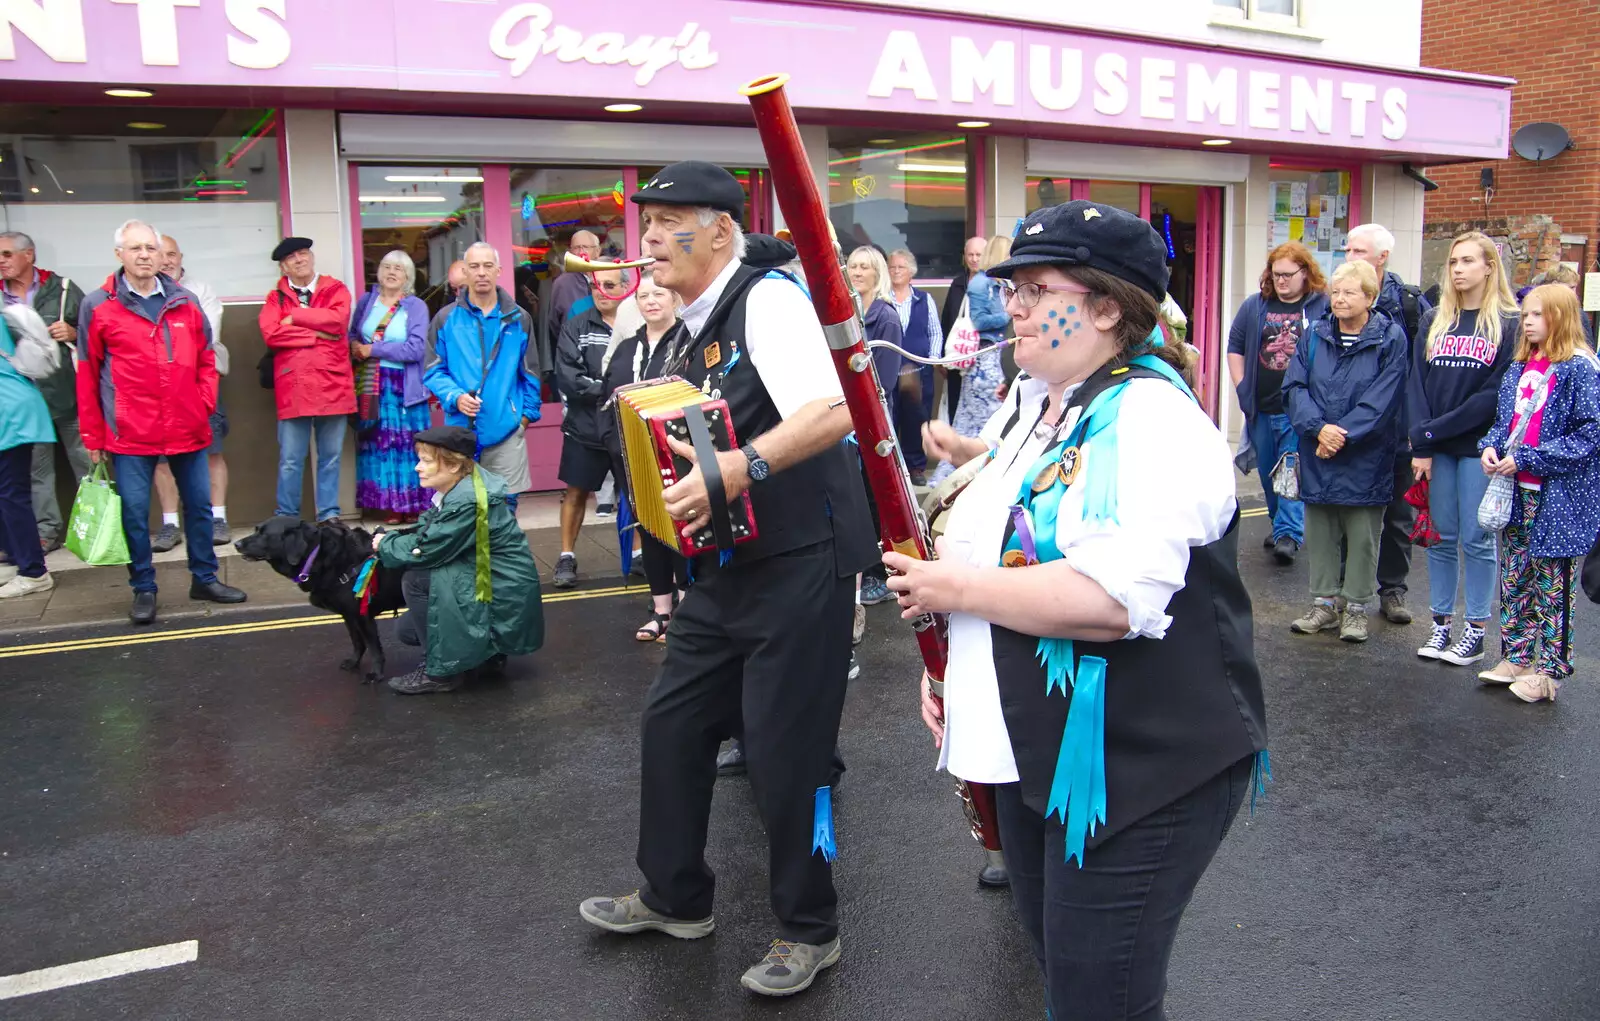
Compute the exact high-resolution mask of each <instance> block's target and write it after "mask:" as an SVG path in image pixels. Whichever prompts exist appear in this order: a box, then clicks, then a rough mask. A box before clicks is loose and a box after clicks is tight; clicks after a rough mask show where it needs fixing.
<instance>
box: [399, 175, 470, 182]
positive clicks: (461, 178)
mask: <svg viewBox="0 0 1600 1021" xmlns="http://www.w3.org/2000/svg"><path fill="white" fill-rule="evenodd" d="M384 180H385V181H390V182H393V183H394V184H482V183H483V178H482V177H479V176H478V175H477V174H458V175H455V176H451V175H449V174H431V175H429V174H390V175H389V176H388V177H385V178H384Z"/></svg>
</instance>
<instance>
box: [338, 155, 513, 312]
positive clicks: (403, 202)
mask: <svg viewBox="0 0 1600 1021" xmlns="http://www.w3.org/2000/svg"><path fill="white" fill-rule="evenodd" d="M356 192H357V193H356V203H357V205H358V206H359V208H360V212H361V269H362V272H361V279H362V280H363V281H365V282H367V283H371V282H372V281H373V280H375V279H377V275H378V263H379V262H381V261H383V257H384V256H385V255H387V254H389V253H390V252H392V251H395V250H396V249H398V250H400V251H402V252H405V253H406V254H407V255H409V256H411V261H412V262H413V263H415V264H416V267H417V297H419V298H421V299H422V300H423V302H424V303H426V304H427V306H428V311H429V312H437V311H439V310H440V309H441V308H443V307H444V306H445V305H446V304H447V303H449V302H450V301H451V300H452V299H453V297H454V295H453V294H452V293H451V291H450V285H449V273H450V264H451V263H453V262H455V261H456V260H457V259H459V258H461V257H462V256H463V255H465V254H466V251H467V249H468V248H469V247H470V246H471V245H472V243H473V242H475V241H482V240H483V237H484V231H483V174H482V173H480V172H479V170H478V168H476V167H440V166H433V167H428V166H362V167H358V168H357V171H356ZM500 257H501V258H502V259H504V258H505V257H506V255H505V253H504V252H502V253H501V255H500Z"/></svg>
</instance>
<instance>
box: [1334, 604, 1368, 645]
mask: <svg viewBox="0 0 1600 1021" xmlns="http://www.w3.org/2000/svg"><path fill="white" fill-rule="evenodd" d="M1339 640H1340V641H1341V642H1364V641H1366V640H1367V610H1366V607H1359V608H1358V607H1354V606H1347V607H1345V611H1344V622H1343V623H1341V624H1340V625H1339Z"/></svg>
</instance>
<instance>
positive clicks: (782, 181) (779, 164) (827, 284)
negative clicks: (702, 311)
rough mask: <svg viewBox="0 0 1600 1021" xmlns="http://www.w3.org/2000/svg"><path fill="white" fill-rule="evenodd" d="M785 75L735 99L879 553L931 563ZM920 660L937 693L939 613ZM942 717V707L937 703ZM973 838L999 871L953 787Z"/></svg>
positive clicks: (988, 806)
mask: <svg viewBox="0 0 1600 1021" xmlns="http://www.w3.org/2000/svg"><path fill="white" fill-rule="evenodd" d="M788 80H789V76H788V75H786V74H778V75H769V76H767V77H764V78H758V79H756V80H755V81H753V82H751V83H750V84H748V85H746V86H745V87H744V88H743V89H741V90H740V92H741V93H742V94H743V95H744V96H745V97H746V98H747V99H749V101H750V107H751V110H752V111H753V112H754V113H755V121H756V130H757V131H758V132H759V133H760V135H761V147H762V148H763V149H765V150H766V154H767V167H768V171H769V173H770V174H771V176H772V189H773V193H774V194H775V195H776V196H777V199H778V206H779V208H780V209H782V210H783V218H784V220H785V221H786V222H787V223H788V225H789V229H790V231H791V234H792V238H793V244H794V246H795V248H796V249H797V250H798V251H799V254H800V263H801V265H802V266H803V267H804V268H805V273H806V284H807V286H808V287H809V288H810V290H811V303H812V304H813V305H814V306H815V307H816V310H817V318H818V319H819V320H820V321H821V322H822V332H823V334H824V335H825V336H826V337H827V340H828V347H829V349H830V351H831V353H832V355H833V367H834V369H835V371H837V372H838V373H839V383H840V385H841V386H842V387H843V388H844V399H845V403H846V404H847V405H848V406H849V409H850V421H851V423H852V424H853V425H854V426H855V432H856V439H857V441H858V442H859V445H860V448H861V460H862V463H863V465H864V467H865V474H866V477H867V483H868V485H870V486H871V487H872V496H873V498H874V499H875V500H876V501H877V505H878V522H879V529H880V531H881V533H882V541H883V548H884V549H886V550H893V551H895V552H896V553H903V554H905V555H906V556H908V557H915V558H917V559H919V560H929V559H932V556H933V543H932V541H931V540H930V539H929V537H928V529H927V522H926V521H925V520H924V519H923V517H922V514H921V510H920V508H919V507H918V506H917V502H916V500H915V498H914V495H913V492H912V489H911V477H910V474H909V473H908V472H907V470H906V464H905V459H904V458H903V457H902V456H901V453H900V446H899V444H898V443H897V442H896V441H895V434H894V429H893V427H892V426H891V425H890V423H889V412H888V408H887V407H886V406H885V404H884V400H883V394H882V391H881V389H880V387H879V381H878V378H877V373H876V372H875V371H873V367H872V356H871V355H870V354H868V353H867V345H866V335H865V332H864V327H863V325H862V321H861V318H860V316H859V315H858V314H857V311H856V307H855V304H854V302H853V301H852V299H851V296H850V293H849V290H848V288H846V287H845V282H844V278H843V276H842V275H841V274H840V272H839V264H838V261H837V258H836V256H835V255H834V245H833V240H832V233H831V232H830V231H829V229H828V207H827V205H826V204H825V203H824V202H823V199H822V195H821V193H820V192H819V191H818V189H817V182H816V178H815V177H813V176H812V173H811V163H810V161H809V160H808V159H807V158H806V150H805V146H804V145H803V144H802V143H801V141H800V126H799V124H798V123H796V121H795V119H794V111H793V110H791V109H790V107H789V97H788V96H787V94H786V93H785V92H784V85H785V83H786V82H788ZM912 627H913V628H914V629H915V631H916V635H917V647H918V648H919V649H920V650H921V651H922V662H923V665H924V667H925V668H926V670H927V672H928V677H929V679H930V680H931V681H932V682H933V685H934V690H935V692H940V691H942V688H943V684H944V670H945V663H946V661H947V659H948V657H949V646H948V645H947V641H946V628H947V622H946V620H945V618H944V616H943V615H942V614H924V615H922V616H921V617H919V618H917V620H915V621H914V622H913V623H912ZM939 705H940V712H941V714H942V713H943V705H944V701H943V699H942V698H939ZM958 784H959V789H960V793H961V800H962V804H963V806H964V807H965V809H966V814H967V820H968V821H969V822H970V823H971V824H972V835H973V837H975V838H976V839H977V840H978V841H979V842H980V843H981V844H982V845H983V849H984V851H985V853H986V854H987V856H988V862H989V865H990V866H995V867H1003V864H1004V859H1003V858H1002V857H1001V853H1000V827H999V825H998V824H997V822H996V820H995V810H994V790H993V788H991V787H990V786H989V785H988V784H978V783H967V782H965V781H958Z"/></svg>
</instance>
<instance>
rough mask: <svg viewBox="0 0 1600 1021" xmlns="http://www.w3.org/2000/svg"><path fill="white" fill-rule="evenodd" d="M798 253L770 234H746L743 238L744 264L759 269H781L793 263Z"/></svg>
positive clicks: (786, 243)
mask: <svg viewBox="0 0 1600 1021" xmlns="http://www.w3.org/2000/svg"><path fill="white" fill-rule="evenodd" d="M799 254H800V253H799V252H798V251H797V250H796V249H795V247H794V245H791V244H790V243H789V242H787V241H785V240H783V239H782V238H775V237H773V236H772V235H771V234H746V235H745V236H744V262H745V265H747V266H755V267H757V268H759V269H782V268H783V267H785V266H787V265H789V263H791V262H793V261H794V260H795V258H796V257H798V255H799Z"/></svg>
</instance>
